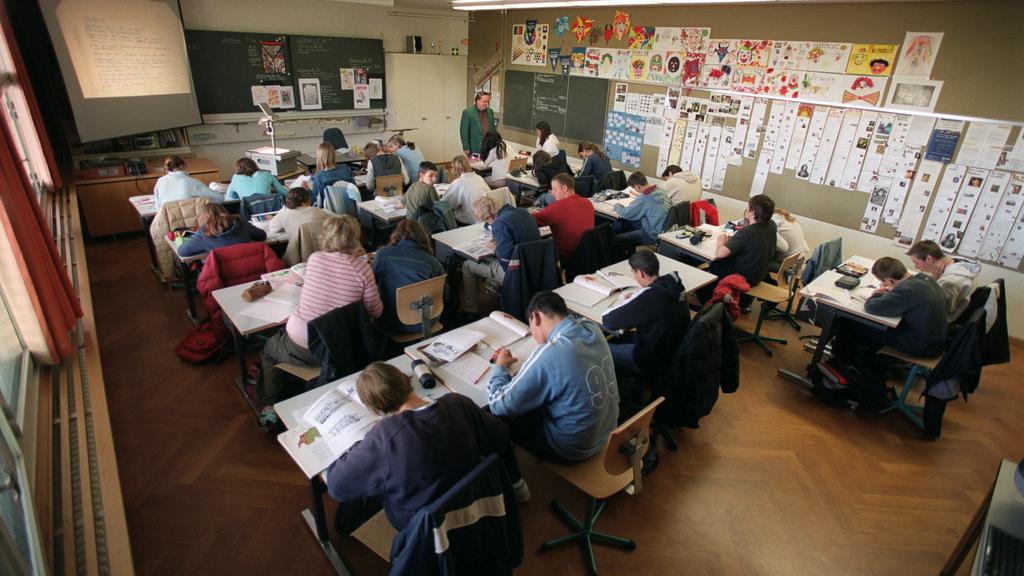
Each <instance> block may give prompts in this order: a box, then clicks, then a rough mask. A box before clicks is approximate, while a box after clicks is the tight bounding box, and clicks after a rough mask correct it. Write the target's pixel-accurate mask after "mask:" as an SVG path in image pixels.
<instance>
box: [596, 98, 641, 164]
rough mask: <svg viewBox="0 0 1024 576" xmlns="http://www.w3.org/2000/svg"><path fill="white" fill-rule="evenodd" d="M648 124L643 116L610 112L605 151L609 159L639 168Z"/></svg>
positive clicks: (606, 125) (605, 136)
mask: <svg viewBox="0 0 1024 576" xmlns="http://www.w3.org/2000/svg"><path fill="white" fill-rule="evenodd" d="M646 124H647V121H646V120H645V119H644V117H643V116H638V115H633V114H624V113H622V112H609V113H608V123H607V124H605V132H604V150H605V152H606V153H607V154H608V157H609V158H611V159H612V160H617V161H619V162H622V163H623V164H625V165H626V166H629V167H632V168H639V167H640V152H641V150H642V149H643V144H644V130H645V128H646Z"/></svg>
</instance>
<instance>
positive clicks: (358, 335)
mask: <svg viewBox="0 0 1024 576" xmlns="http://www.w3.org/2000/svg"><path fill="white" fill-rule="evenodd" d="M306 329H307V333H308V336H309V353H310V355H311V356H313V358H315V359H316V361H317V362H319V363H320V378H319V379H318V380H317V382H318V384H317V385H323V384H327V383H328V382H331V381H334V380H337V379H338V378H342V377H344V376H347V375H349V374H352V373H353V372H357V371H359V370H362V369H363V368H364V367H365V366H366V365H367V364H369V363H370V362H373V361H375V360H382V359H383V358H384V345H385V342H386V340H387V337H386V336H384V334H383V333H382V332H381V331H380V330H379V329H377V328H376V327H375V326H374V324H373V322H372V320H371V318H370V315H369V312H367V311H366V306H364V305H363V302H362V300H357V301H355V302H352V303H350V304H346V305H345V306H342V307H341V308H335V309H334V310H331V311H330V312H327V313H325V314H323V315H321V316H318V317H317V318H314V319H313V320H310V321H309V323H308V324H307V325H306Z"/></svg>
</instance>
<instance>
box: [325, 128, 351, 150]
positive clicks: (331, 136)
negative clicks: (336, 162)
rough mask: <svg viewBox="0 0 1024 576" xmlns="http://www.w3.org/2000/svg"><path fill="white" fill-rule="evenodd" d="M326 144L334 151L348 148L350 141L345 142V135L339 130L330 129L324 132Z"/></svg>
mask: <svg viewBox="0 0 1024 576" xmlns="http://www.w3.org/2000/svg"><path fill="white" fill-rule="evenodd" d="M324 142H327V143H328V144H330V145H331V146H334V149H335V150H337V149H339V148H348V140H345V134H344V133H342V131H341V130H340V129H338V128H328V129H326V130H324Z"/></svg>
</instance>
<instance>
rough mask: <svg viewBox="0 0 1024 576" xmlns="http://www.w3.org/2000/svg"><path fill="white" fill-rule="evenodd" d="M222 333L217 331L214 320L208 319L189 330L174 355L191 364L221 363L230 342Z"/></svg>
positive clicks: (175, 349)
mask: <svg viewBox="0 0 1024 576" xmlns="http://www.w3.org/2000/svg"><path fill="white" fill-rule="evenodd" d="M222 332H223V331H220V330H216V329H215V325H214V322H213V320H211V319H210V318H207V319H206V320H203V321H202V322H200V323H199V324H196V325H195V326H193V327H192V329H191V330H189V332H188V334H186V335H185V338H183V339H182V340H181V342H179V343H178V345H177V346H175V347H174V353H175V354H177V355H178V358H181V359H182V360H184V361H185V362H189V363H191V364H203V363H205V362H220V361H221V360H223V359H224V357H225V355H226V354H227V352H228V344H229V342H230V341H229V340H228V339H227V338H224V336H223V334H222Z"/></svg>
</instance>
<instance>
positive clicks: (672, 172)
mask: <svg viewBox="0 0 1024 576" xmlns="http://www.w3.org/2000/svg"><path fill="white" fill-rule="evenodd" d="M661 177H662V178H664V179H665V183H664V184H662V187H663V188H664V189H665V196H667V197H668V201H669V203H671V204H679V203H680V202H696V201H697V200H700V192H701V188H700V176H699V175H698V174H695V173H693V172H690V171H689V170H683V169H682V168H680V167H679V166H676V165H675V164H673V165H671V166H669V167H668V168H665V171H664V172H662V173H661Z"/></svg>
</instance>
